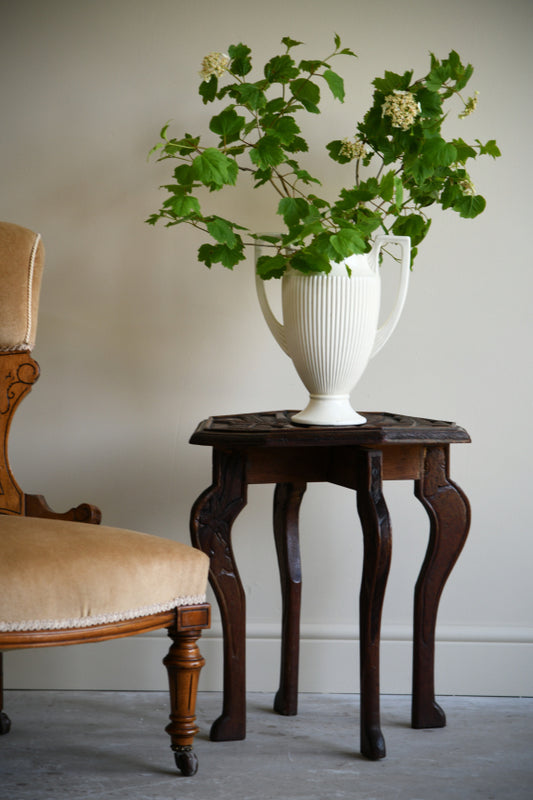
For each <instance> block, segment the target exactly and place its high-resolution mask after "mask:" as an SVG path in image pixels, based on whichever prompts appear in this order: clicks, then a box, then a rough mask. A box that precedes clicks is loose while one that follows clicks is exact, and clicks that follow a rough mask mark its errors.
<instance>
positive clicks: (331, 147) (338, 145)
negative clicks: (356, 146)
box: [326, 139, 352, 164]
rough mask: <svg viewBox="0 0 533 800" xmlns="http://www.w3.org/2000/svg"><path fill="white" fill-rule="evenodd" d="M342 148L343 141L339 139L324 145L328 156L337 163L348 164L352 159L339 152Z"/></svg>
mask: <svg viewBox="0 0 533 800" xmlns="http://www.w3.org/2000/svg"><path fill="white" fill-rule="evenodd" d="M342 148H343V143H342V141H341V140H340V139H335V140H334V141H333V142H330V143H329V144H327V145H326V150H327V151H328V153H329V157H330V158H332V159H333V161H336V162H337V164H348V163H349V162H350V161H352V159H351V158H350V157H349V156H345V155H343V154H342V153H341V150H342Z"/></svg>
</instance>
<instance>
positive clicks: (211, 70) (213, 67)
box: [199, 53, 230, 81]
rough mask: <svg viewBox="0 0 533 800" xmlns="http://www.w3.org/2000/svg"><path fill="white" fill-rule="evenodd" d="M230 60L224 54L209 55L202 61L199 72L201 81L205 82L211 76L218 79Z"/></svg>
mask: <svg viewBox="0 0 533 800" xmlns="http://www.w3.org/2000/svg"><path fill="white" fill-rule="evenodd" d="M229 62H230V58H229V56H227V55H226V54H225V53H209V54H208V55H207V56H206V57H205V58H204V60H203V61H202V69H201V70H200V72H199V75H200V76H201V78H202V80H204V81H207V80H209V78H210V77H211V76H212V75H216V76H217V77H218V78H220V76H221V75H222V74H223V73H224V72H225V71H226V70H227V68H228V67H229Z"/></svg>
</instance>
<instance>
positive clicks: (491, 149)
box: [476, 139, 501, 158]
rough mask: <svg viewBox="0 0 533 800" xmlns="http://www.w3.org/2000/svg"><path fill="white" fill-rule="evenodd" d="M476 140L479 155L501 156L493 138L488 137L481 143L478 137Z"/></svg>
mask: <svg viewBox="0 0 533 800" xmlns="http://www.w3.org/2000/svg"><path fill="white" fill-rule="evenodd" d="M476 142H477V143H478V145H479V155H480V156H483V155H489V156H492V157H493V158H498V157H499V156H501V152H500V148H499V147H498V145H497V144H496V140H495V139H490V140H489V141H488V142H487V143H486V144H481V142H480V141H479V139H476Z"/></svg>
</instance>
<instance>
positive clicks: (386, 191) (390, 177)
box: [379, 169, 394, 202]
mask: <svg viewBox="0 0 533 800" xmlns="http://www.w3.org/2000/svg"><path fill="white" fill-rule="evenodd" d="M393 194H394V170H392V169H391V170H389V172H386V173H385V175H384V176H383V177H382V179H381V181H380V184H379V195H380V197H382V198H383V200H385V201H387V202H389V201H390V200H392V196H393Z"/></svg>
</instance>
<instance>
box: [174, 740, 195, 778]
mask: <svg viewBox="0 0 533 800" xmlns="http://www.w3.org/2000/svg"><path fill="white" fill-rule="evenodd" d="M174 758H175V760H176V766H177V768H178V769H179V771H180V772H181V774H182V775H185V776H186V777H187V778H190V777H191V775H196V773H197V772H198V757H197V755H196V753H195V752H194V751H193V750H191V748H190V747H184V748H183V749H179V750H175V751H174Z"/></svg>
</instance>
